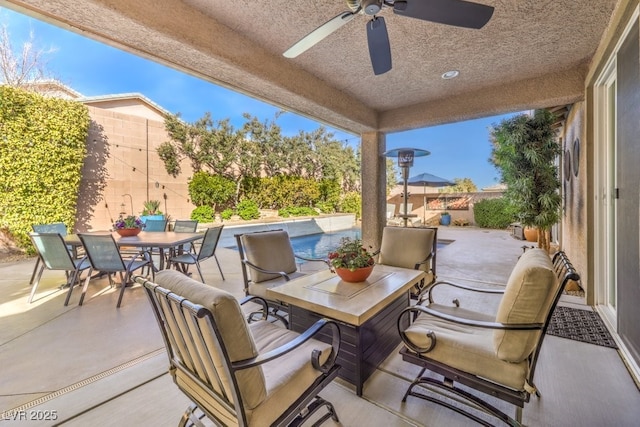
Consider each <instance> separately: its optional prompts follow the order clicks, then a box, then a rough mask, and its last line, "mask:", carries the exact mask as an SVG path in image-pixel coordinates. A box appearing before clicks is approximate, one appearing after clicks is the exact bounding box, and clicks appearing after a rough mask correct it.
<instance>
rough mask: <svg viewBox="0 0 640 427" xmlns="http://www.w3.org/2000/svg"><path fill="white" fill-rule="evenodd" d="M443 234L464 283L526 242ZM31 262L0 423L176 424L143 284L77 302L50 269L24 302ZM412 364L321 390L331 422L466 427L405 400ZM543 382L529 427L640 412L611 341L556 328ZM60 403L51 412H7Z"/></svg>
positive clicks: (0, 340)
mask: <svg viewBox="0 0 640 427" xmlns="http://www.w3.org/2000/svg"><path fill="white" fill-rule="evenodd" d="M438 235H439V237H440V238H441V239H444V240H451V241H452V243H451V244H449V245H447V247H445V248H444V249H442V250H440V251H439V253H438V256H437V268H438V276H439V278H447V279H455V280H458V281H464V282H467V283H480V282H485V283H505V281H506V279H507V278H508V276H509V274H510V272H511V269H512V268H513V265H514V264H515V263H516V261H517V259H518V256H519V255H520V254H522V252H523V249H522V246H523V245H525V244H527V243H526V242H523V241H519V240H515V239H514V238H512V237H511V236H510V235H509V233H508V232H506V231H497V230H482V229H476V228H458V227H440V229H439V232H438ZM528 245H529V246H530V245H531V244H528ZM218 258H219V259H220V264H221V265H222V269H223V271H224V274H225V277H226V280H224V281H223V280H221V278H220V275H219V272H218V270H217V266H216V263H215V261H214V260H208V261H205V262H204V263H203V266H202V267H203V274H204V277H205V282H206V283H207V284H209V285H212V286H216V287H219V288H221V289H225V290H227V291H229V292H231V293H232V294H233V295H235V296H237V297H242V296H243V291H242V276H241V272H240V261H239V258H238V253H237V252H236V251H234V250H231V249H227V248H224V247H219V249H218ZM34 263H35V259H29V260H22V261H19V262H13V263H3V264H0V286H1V287H2V290H3V292H2V294H1V295H0V366H2V376H1V379H0V410H1V411H2V412H3V415H4V417H5V420H4V421H2V420H0V425H5V424H6V425H9V426H11V425H16V426H22V425H28V426H32V425H43V426H45V425H46V426H50V425H64V426H85V425H100V426H111V425H113V426H120V425H149V426H175V425H176V424H177V423H178V420H179V418H180V416H181V415H182V412H183V411H184V409H185V408H186V407H187V406H188V401H187V399H186V397H185V396H184V395H183V394H182V393H181V392H180V391H179V390H178V389H177V387H176V386H175V385H174V384H173V383H172V381H171V378H170V376H169V375H168V374H167V366H168V364H167V356H166V354H165V352H164V346H163V343H162V338H161V336H160V333H159V330H158V327H157V325H156V323H155V319H154V318H153V315H152V312H151V309H150V305H149V303H148V301H147V300H146V296H145V295H144V293H143V290H142V288H141V287H140V286H138V285H136V286H134V287H132V288H130V289H127V290H126V292H125V295H124V299H123V302H122V307H121V308H119V309H116V300H117V292H115V290H114V289H111V288H109V286H108V283H107V280H106V278H102V279H97V280H92V282H91V284H90V286H89V290H88V292H87V298H86V299H85V302H84V305H83V306H81V307H80V306H78V305H77V302H78V298H79V292H77V291H76V292H74V294H73V296H72V298H71V301H70V305H69V306H67V307H65V306H64V305H63V301H64V297H65V292H63V291H61V290H60V289H59V288H58V285H60V283H61V282H63V281H64V275H63V273H60V272H45V274H44V276H43V280H42V283H41V286H40V288H39V291H38V293H37V294H36V298H35V300H34V302H33V303H32V304H28V303H27V297H28V294H29V290H30V288H29V285H28V282H29V278H30V276H31V272H32V270H33V266H34ZM311 264H315V263H311ZM303 268H312V267H311V266H306V265H305V266H303ZM561 303H562V304H565V305H571V306H576V307H583V308H587V309H588V308H589V307H586V306H584V303H583V301H582V299H581V298H578V297H571V296H563V297H562V300H561ZM413 371H414V369H413V367H411V366H409V365H408V364H406V363H405V362H402V361H401V359H400V358H399V356H398V355H397V353H395V352H394V354H392V355H391V356H389V358H388V359H387V360H386V361H385V362H384V363H383V364H382V365H381V367H380V368H379V369H378V370H377V371H376V372H375V373H374V374H373V375H372V376H371V378H369V380H368V381H367V382H366V383H365V387H364V395H363V397H362V398H359V397H357V396H356V394H355V392H354V390H353V389H352V388H351V387H350V386H349V385H348V384H346V383H344V382H341V381H334V383H332V384H331V385H330V386H329V387H328V388H327V389H326V390H325V391H324V392H323V393H322V394H323V396H324V397H325V398H326V399H328V400H330V401H332V402H333V403H334V404H335V406H336V409H337V411H338V414H339V416H340V417H341V424H335V423H333V422H327V423H325V425H326V426H335V425H342V426H360V425H371V426H422V425H429V426H439V425H446V426H447V427H453V426H467V425H469V421H468V420H467V419H466V418H463V417H461V416H460V415H458V414H456V413H453V412H452V411H449V410H446V409H444V408H442V407H438V406H436V405H433V404H431V403H428V402H422V401H417V400H409V401H407V402H406V403H402V402H401V397H402V394H403V393H404V390H405V389H406V386H407V385H408V384H409V382H410V380H411V378H412V376H413V375H415V372H413ZM536 383H537V385H538V387H539V388H540V389H541V390H542V393H543V398H541V399H537V398H533V399H532V402H530V403H529V404H528V405H527V406H525V409H524V411H523V414H524V418H523V421H524V422H525V424H527V425H531V426H546V425H556V426H570V425H584V426H598V425H612V424H615V425H618V426H627V425H628V426H631V425H637V424H636V423H637V420H638V418H640V393H639V392H638V389H637V387H636V384H635V383H634V381H633V378H632V376H631V375H630V374H629V372H628V370H627V369H626V367H625V364H624V362H623V360H622V359H621V357H620V355H619V354H618V352H617V351H616V350H614V349H611V348H606V347H600V346H595V345H591V344H585V343H580V342H577V341H571V340H567V339H563V338H558V337H553V336H549V337H547V338H546V339H545V345H544V346H543V348H542V353H541V360H540V363H539V364H538V369H537V371H536ZM5 411H11V412H10V413H9V412H5ZM47 411H49V412H48V413H47ZM509 411H510V410H509ZM53 412H55V418H56V419H55V420H52V419H50V420H40V421H37V420H33V421H28V422H27V421H18V420H15V421H10V420H9V421H8V420H7V419H9V418H10V416H11V417H16V416H23V415H24V416H26V417H29V416H33V415H35V416H41V417H44V416H45V415H47V414H49V415H51V414H52V413H53ZM510 412H511V411H510ZM11 419H13V418H11Z"/></svg>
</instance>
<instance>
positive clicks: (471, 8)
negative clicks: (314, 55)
mask: <svg viewBox="0 0 640 427" xmlns="http://www.w3.org/2000/svg"><path fill="white" fill-rule="evenodd" d="M347 6H348V7H349V9H350V10H348V11H346V12H342V13H341V14H339V15H338V16H336V17H334V18H332V19H330V20H329V21H327V22H325V23H324V24H322V25H321V26H319V27H318V28H316V29H315V30H313V31H312V32H310V33H309V34H307V35H306V36H304V37H303V38H302V39H301V40H300V41H298V42H297V43H296V44H294V45H293V46H291V47H290V48H289V49H288V50H287V51H286V52H284V54H283V55H284V56H285V57H287V58H295V57H296V56H298V55H300V54H301V53H303V52H305V51H306V50H307V49H309V48H311V47H312V46H314V45H315V44H316V43H318V42H320V41H321V40H323V39H324V38H325V37H327V36H328V35H330V34H332V33H333V32H334V31H336V30H338V29H339V28H341V27H342V26H343V25H345V24H346V23H348V22H349V21H351V20H352V19H353V18H355V16H356V15H357V14H359V13H363V14H365V15H368V16H371V17H372V18H371V20H370V21H369V22H367V42H368V44H369V56H370V57H371V65H372V66H373V72H374V74H376V75H379V74H384V73H386V72H387V71H389V70H390V69H391V47H390V45H389V35H388V33H387V26H386V24H385V22H384V18H383V17H381V16H377V14H378V13H379V12H380V11H381V10H382V8H383V7H389V8H392V9H393V13H395V14H396V15H400V16H408V17H410V18H417V19H421V20H423V21H431V22H437V23H440V24H447V25H453V26H456V27H464V28H474V29H480V28H482V27H483V26H484V25H485V24H486V23H487V22H489V19H491V15H493V9H494V8H493V7H492V6H486V5H483V4H479V3H473V2H470V1H465V0H405V1H400V0H395V1H394V0H347Z"/></svg>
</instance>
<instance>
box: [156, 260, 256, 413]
mask: <svg viewBox="0 0 640 427" xmlns="http://www.w3.org/2000/svg"><path fill="white" fill-rule="evenodd" d="M155 283H156V284H157V285H159V286H160V287H163V288H165V289H168V290H170V291H171V292H173V293H175V294H177V295H180V296H182V297H184V298H186V299H188V300H189V301H191V302H193V303H195V304H200V305H202V306H203V307H205V308H207V309H209V310H210V311H211V313H212V315H213V318H214V320H215V322H216V324H217V326H218V329H219V331H220V334H221V335H222V340H223V342H224V343H225V346H226V347H227V352H228V354H229V358H230V359H231V361H232V362H236V361H239V360H245V359H250V358H252V357H256V356H257V355H258V351H259V350H258V347H257V346H256V344H255V342H254V340H253V337H252V336H251V334H250V332H249V329H248V327H247V323H246V321H245V319H244V316H243V314H242V311H241V310H240V304H238V301H237V300H236V299H235V297H234V296H233V295H231V294H230V293H228V292H225V291H223V290H221V289H217V288H214V287H212V286H209V285H205V284H203V283H201V282H198V281H196V280H193V279H191V278H190V277H188V276H185V275H184V274H182V273H180V272H178V271H174V270H163V271H160V272H158V273H157V274H156V276H155ZM211 356H212V358H213V361H214V364H215V366H216V369H217V370H218V372H223V371H222V366H223V363H222V362H223V361H222V359H221V355H217V354H212V355H211ZM237 380H238V387H239V389H240V393H241V396H242V400H243V402H244V404H245V407H246V408H249V409H252V408H254V407H256V406H258V405H259V404H260V403H262V401H263V400H264V399H265V397H266V396H267V390H266V385H265V378H264V376H263V373H262V369H260V367H256V368H250V369H247V370H244V371H241V372H240V373H239V374H238V378H237ZM222 381H223V386H224V388H225V389H226V392H227V393H228V395H229V396H231V394H230V390H231V387H230V384H231V382H230V379H229V378H227V377H224V376H223V378H222ZM205 382H206V380H205Z"/></svg>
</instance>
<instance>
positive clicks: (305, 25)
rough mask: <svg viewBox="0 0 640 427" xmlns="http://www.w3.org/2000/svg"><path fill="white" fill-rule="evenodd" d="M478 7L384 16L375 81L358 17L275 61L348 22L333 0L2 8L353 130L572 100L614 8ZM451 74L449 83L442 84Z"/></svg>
mask: <svg viewBox="0 0 640 427" xmlns="http://www.w3.org/2000/svg"><path fill="white" fill-rule="evenodd" d="M409 1H411V0H409ZM413 1H420V0H413ZM477 1H478V2H479V3H483V4H487V5H491V6H494V7H495V12H494V14H493V17H492V18H491V20H490V21H489V23H488V24H487V25H486V26H485V27H484V28H482V29H480V30H470V29H464V28H457V27H452V26H446V25H440V24H435V23H430V22H425V21H420V20H416V19H411V18H406V17H402V16H399V15H394V14H393V12H392V11H391V10H390V9H388V8H385V9H383V11H382V13H381V16H384V17H385V20H386V23H387V28H388V32H389V39H390V43H391V51H392V60H393V69H392V70H391V71H390V72H388V73H386V74H383V75H379V76H375V75H374V74H373V71H372V69H371V64H370V61H369V55H368V48H367V41H366V31H365V25H366V22H367V20H368V18H367V17H366V16H364V15H361V16H357V17H356V18H355V19H353V20H352V21H351V22H349V23H348V24H347V25H345V26H344V27H342V28H340V29H339V30H338V31H336V32H335V33H333V34H331V35H330V36H329V37H327V38H326V39H324V40H323V41H322V42H320V43H318V44H317V45H315V46H314V47H312V48H311V49H309V50H308V51H306V52H305V53H303V54H302V55H300V56H298V57H297V58H295V59H287V58H284V57H283V56H282V52H284V51H285V50H286V49H288V48H289V47H290V46H291V45H292V44H294V43H295V42H296V41H298V40H299V39H300V38H302V37H303V36H304V35H306V34H307V33H309V32H310V31H312V30H313V29H315V28H316V27H318V26H319V25H321V24H323V23H324V22H326V21H327V20H329V19H330V18H332V17H334V16H336V15H337V14H338V13H340V12H343V11H346V10H347V6H346V3H345V1H344V0H307V1H291V0H235V1H229V0H184V1H178V0H162V1H157V0H136V1H130V0H84V1H77V0H26V1H14V0H8V1H7V0H0V4H3V5H6V6H9V7H13V8H17V10H20V11H22V12H26V13H29V14H32V15H34V16H36V17H39V18H41V19H45V20H47V21H49V22H53V23H55V24H57V25H62V26H64V27H67V28H71V29H73V30H75V31H80V32H81V33H83V34H85V35H87V36H89V37H93V38H97V39H99V40H101V41H104V42H107V43H109V44H112V45H115V46H117V47H120V48H124V49H126V50H128V51H131V52H133V53H137V54H140V55H143V56H145V57H148V58H151V59H154V60H157V61H159V62H162V63H165V64H167V65H170V66H173V67H176V68H179V69H181V70H184V71H187V72H189V73H192V74H195V75H197V76H200V77H202V78H205V79H207V80H210V81H212V82H215V83H218V84H221V85H224V86H227V87H230V88H232V89H235V90H238V91H241V92H243V93H246V94H248V95H251V96H254V97H257V98H259V99H262V100H265V101H268V102H271V103H273V104H275V105H279V106H281V107H283V108H285V109H288V110H292V111H295V112H298V113H300V114H303V115H306V116H309V117H312V118H314V119H316V120H319V121H322V122H325V123H327V124H330V125H332V126H335V127H338V128H342V129H345V130H347V131H351V132H355V133H361V132H368V131H375V130H381V131H384V132H393V131H399V130H406V129H411V128H418V127H424V126H429V125H433V124H439V123H446V122H453V121H459V120H464V119H470V118H475V117H481V116H487V115H493V114H499V113H504V112H510V111H519V110H524V109H528V108H538V107H549V106H553V105H560V104H567V103H571V102H574V101H577V100H580V99H582V97H583V95H584V80H585V75H586V72H587V68H588V65H589V61H590V59H591V57H592V56H593V54H594V52H595V50H596V48H597V46H598V44H599V42H600V38H601V37H602V34H603V32H604V30H605V28H606V26H607V25H608V24H609V20H610V17H611V15H612V12H613V10H614V7H615V6H616V4H617V0H597V1H594V0H555V1H550V0H477ZM452 69H456V70H459V71H460V76H459V77H457V78H456V79H453V80H443V79H442V78H441V77H440V76H441V75H442V73H444V72H445V71H448V70H452Z"/></svg>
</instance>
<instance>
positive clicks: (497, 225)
mask: <svg viewBox="0 0 640 427" xmlns="http://www.w3.org/2000/svg"><path fill="white" fill-rule="evenodd" d="M473 219H474V221H475V223H476V225H477V226H478V227H482V228H494V229H504V228H507V227H508V226H509V224H511V223H512V222H514V221H515V215H514V213H513V209H512V208H511V207H510V205H509V202H508V201H507V199H506V198H504V197H500V198H497V199H484V200H480V201H478V202H476V203H475V205H474V206H473Z"/></svg>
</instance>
